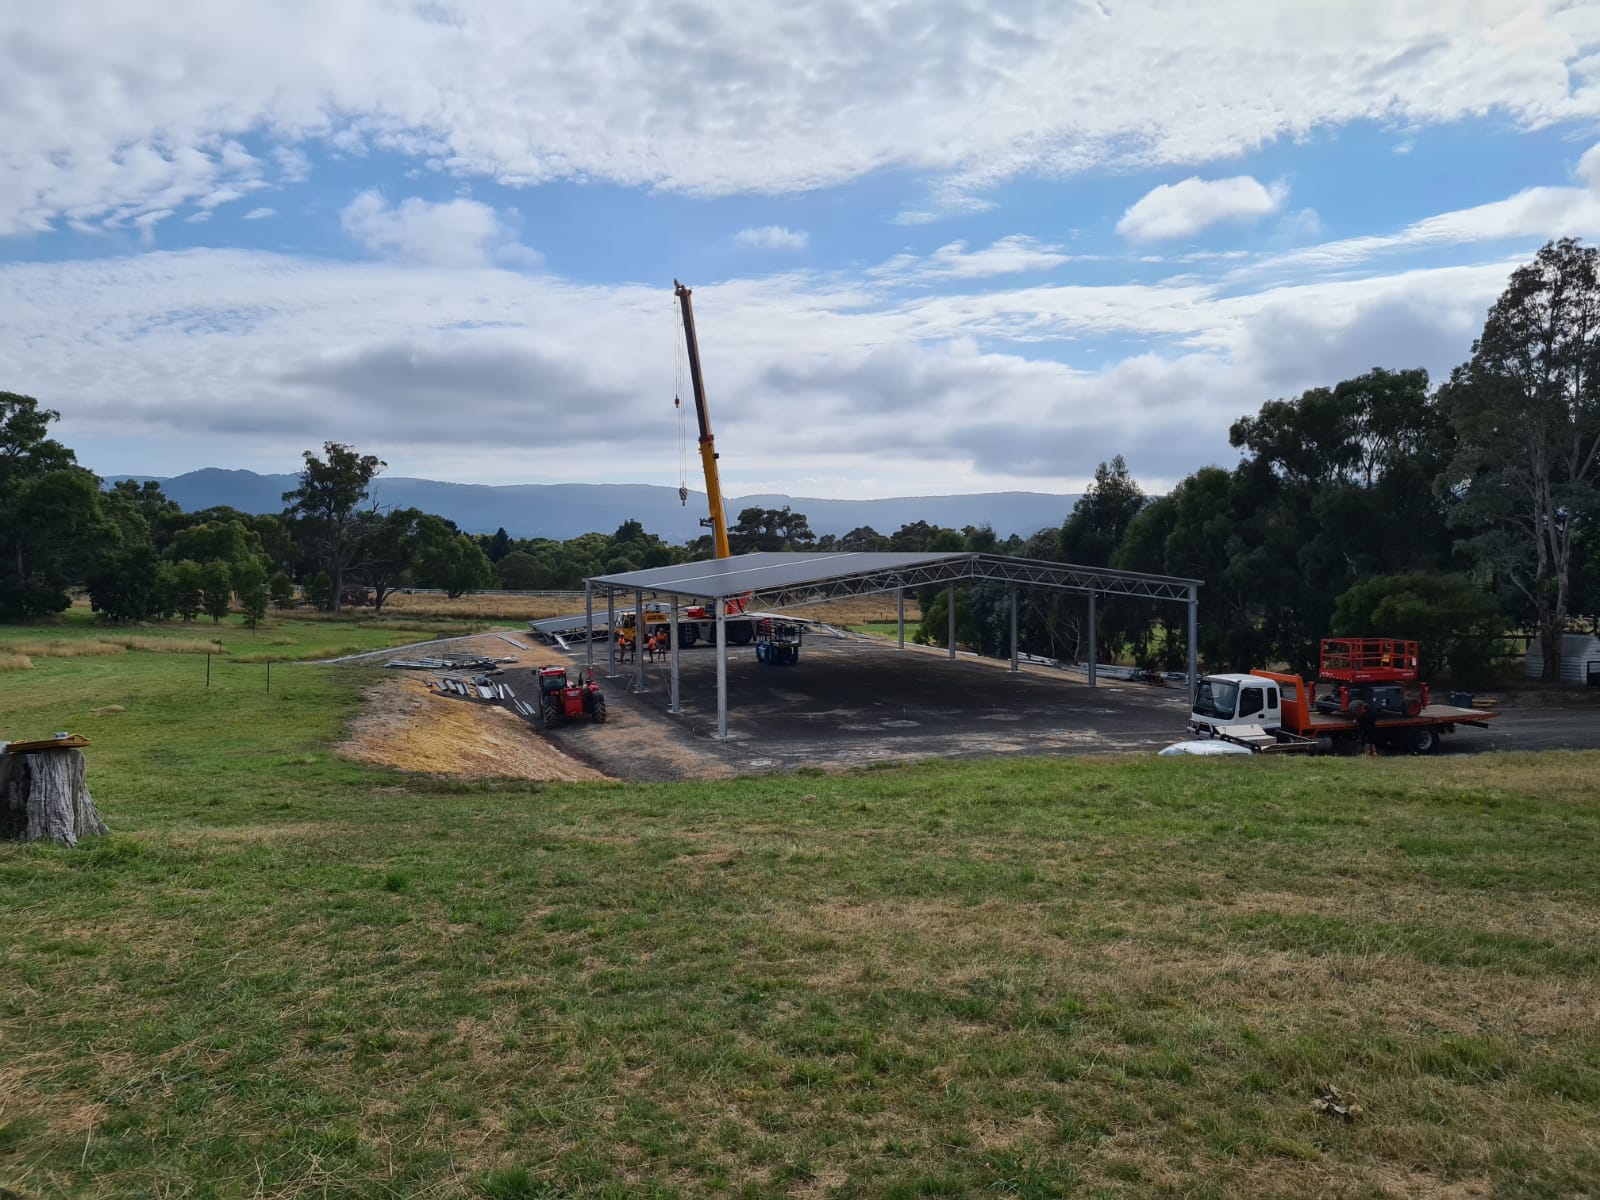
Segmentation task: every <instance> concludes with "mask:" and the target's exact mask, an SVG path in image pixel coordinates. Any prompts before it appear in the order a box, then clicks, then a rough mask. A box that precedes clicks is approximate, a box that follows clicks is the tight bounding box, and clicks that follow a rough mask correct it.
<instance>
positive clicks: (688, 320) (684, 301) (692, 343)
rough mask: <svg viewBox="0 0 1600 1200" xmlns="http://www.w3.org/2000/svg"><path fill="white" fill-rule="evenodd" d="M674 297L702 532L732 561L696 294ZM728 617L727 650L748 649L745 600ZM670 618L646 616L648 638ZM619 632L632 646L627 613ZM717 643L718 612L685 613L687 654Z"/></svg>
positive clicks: (676, 285) (696, 609) (679, 291)
mask: <svg viewBox="0 0 1600 1200" xmlns="http://www.w3.org/2000/svg"><path fill="white" fill-rule="evenodd" d="M672 287H673V292H674V294H675V295H676V296H677V297H678V306H679V308H681V309H682V310H683V340H684V345H685V348H686V349H687V350H688V354H689V381H690V383H691V384H692V385H693V387H694V416H695V422H696V424H697V425H698V426H699V429H700V466H701V468H702V470H703V471H704V472H705V477H706V505H707V507H708V508H709V509H710V515H709V516H704V517H701V518H700V525H701V527H702V528H705V529H709V530H711V546H712V551H713V554H714V556H715V557H717V558H732V557H733V549H732V547H731V545H730V544H729V542H728V514H727V511H726V510H725V509H724V507H723V504H722V483H721V481H720V480H719V479H718V478H717V443H716V439H715V438H714V437H713V436H712V434H711V413H710V411H709V410H708V409H707V408H706V383H705V377H704V375H703V374H702V373H701V370H700V342H699V339H698V338H696V336H695V332H694V305H693V304H692V303H691V302H690V299H689V297H690V296H691V295H692V294H693V292H692V290H691V289H690V288H686V287H684V286H683V284H681V283H680V282H678V281H677V280H676V279H674V280H673V281H672ZM672 402H673V404H674V405H678V404H682V403H683V397H681V396H674V397H673V401H672ZM678 499H679V500H680V501H682V502H683V503H685V504H687V503H688V501H689V489H688V487H686V486H681V485H680V486H679V488H678ZM727 605H728V615H727V616H726V617H724V618H723V621H724V625H725V627H726V629H727V636H728V644H729V645H730V646H748V645H749V644H750V642H751V640H752V639H754V638H755V636H756V628H755V624H754V623H753V622H752V621H751V619H750V618H749V617H747V616H745V615H743V614H744V608H745V601H744V600H743V599H738V598H735V599H730V600H728V601H727ZM671 619H672V618H671V616H670V614H668V613H666V612H661V611H657V610H646V612H645V614H644V630H645V635H646V636H647V637H648V636H649V635H650V634H651V633H653V632H654V629H655V628H656V627H659V626H661V625H663V624H665V623H667V622H669V621H671ZM618 628H619V629H620V630H621V631H622V633H623V634H624V635H625V636H626V637H627V638H628V639H629V640H630V641H631V640H632V639H633V637H634V615H633V614H632V613H625V614H623V615H622V616H621V618H620V619H619V621H618ZM716 641H717V614H716V612H715V611H714V610H712V609H708V608H706V607H705V606H704V605H699V604H697V605H693V606H691V607H689V608H686V609H684V610H683V612H681V613H680V614H679V616H678V644H679V645H680V646H683V647H684V648H686V649H687V648H688V647H690V646H693V645H694V644H695V643H696V642H705V643H706V644H707V645H715V644H716Z"/></svg>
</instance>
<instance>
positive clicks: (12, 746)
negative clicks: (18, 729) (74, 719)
mask: <svg viewBox="0 0 1600 1200" xmlns="http://www.w3.org/2000/svg"><path fill="white" fill-rule="evenodd" d="M89 744H90V743H89V739H88V738H86V737H84V736H83V735H82V734H81V733H72V734H68V735H67V736H66V737H64V738H38V739H35V740H34V741H31V742H11V743H9V744H8V745H7V746H6V753H7V754H36V753H38V752H39V751H41V750H81V749H83V748H84V747H85V746H87V745H89Z"/></svg>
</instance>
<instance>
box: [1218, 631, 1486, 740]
mask: <svg viewBox="0 0 1600 1200" xmlns="http://www.w3.org/2000/svg"><path fill="white" fill-rule="evenodd" d="M1408 684H1412V685H1415V686H1414V687H1408V686H1407V685H1408ZM1498 715H1499V714H1497V713H1494V712H1488V711H1484V710H1482V709H1477V708H1470V707H1467V706H1465V705H1458V704H1437V703H1434V702H1433V700H1432V698H1431V696H1430V695H1429V693H1428V685H1427V684H1426V683H1419V682H1418V657H1417V643H1416V642H1412V641H1402V640H1398V639H1394V638H1323V639H1322V641H1321V644H1320V647H1319V664H1318V670H1317V677H1316V679H1315V680H1314V681H1312V682H1310V683H1308V682H1307V681H1306V680H1305V679H1303V678H1301V677H1300V676H1298V675H1289V674H1284V673H1281V672H1277V671H1267V670H1262V669H1260V668H1257V669H1256V670H1253V671H1251V672H1249V673H1248V674H1243V675H1239V674H1222V675H1204V676H1202V677H1201V678H1200V683H1199V686H1198V687H1197V688H1196V689H1195V698H1194V704H1193V707H1192V709H1191V711H1190V713H1189V731H1190V732H1191V733H1194V734H1196V735H1197V736H1199V737H1204V738H1218V739H1221V740H1222V741H1225V742H1232V743H1234V744H1235V745H1239V746H1244V747H1246V748H1247V749H1249V750H1253V751H1255V752H1257V753H1263V754H1270V753H1300V754H1333V753H1338V752H1340V751H1345V752H1349V751H1351V750H1354V749H1356V748H1358V747H1360V746H1362V745H1363V744H1366V745H1370V746H1372V747H1374V748H1375V749H1376V748H1378V747H1382V748H1383V749H1386V750H1389V751H1392V752H1398V753H1411V754H1432V753H1433V752H1434V751H1436V750H1438V749H1439V742H1440V739H1441V738H1442V737H1443V735H1444V734H1446V733H1450V732H1453V731H1454V730H1455V729H1456V728H1457V727H1458V726H1462V725H1468V726H1472V727H1474V728H1478V729H1485V728H1487V727H1488V722H1490V721H1491V720H1493V719H1494V718H1495V717H1496V716H1498Z"/></svg>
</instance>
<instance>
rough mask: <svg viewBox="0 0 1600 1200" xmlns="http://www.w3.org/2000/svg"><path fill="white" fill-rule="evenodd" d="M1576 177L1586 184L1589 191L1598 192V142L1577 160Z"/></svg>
mask: <svg viewBox="0 0 1600 1200" xmlns="http://www.w3.org/2000/svg"><path fill="white" fill-rule="evenodd" d="M1576 177H1577V179H1578V180H1579V182H1581V183H1584V184H1587V185H1588V187H1589V190H1590V191H1595V192H1600V142H1596V143H1595V144H1594V145H1593V146H1590V147H1589V149H1588V150H1586V151H1585V152H1584V155H1583V157H1582V158H1580V159H1579V160H1578V170H1577V172H1576Z"/></svg>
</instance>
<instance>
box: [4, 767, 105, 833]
mask: <svg viewBox="0 0 1600 1200" xmlns="http://www.w3.org/2000/svg"><path fill="white" fill-rule="evenodd" d="M105 832H107V830H106V823H105V822H104V821H102V820H101V819H100V813H99V812H98V811H97V810H96V809H95V806H94V798H93V797H91V796H90V795H89V784H88V782H87V780H86V778H85V763H84V758H83V752H82V751H81V750H37V751H32V752H30V753H26V754H5V753H0V840H5V841H13V842H16V841H21V842H37V841H41V840H45V839H48V840H49V841H52V842H55V843H57V844H58V845H62V846H76V845H77V844H78V839H79V838H81V837H91V836H93V835H95V834H101V833H105Z"/></svg>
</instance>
